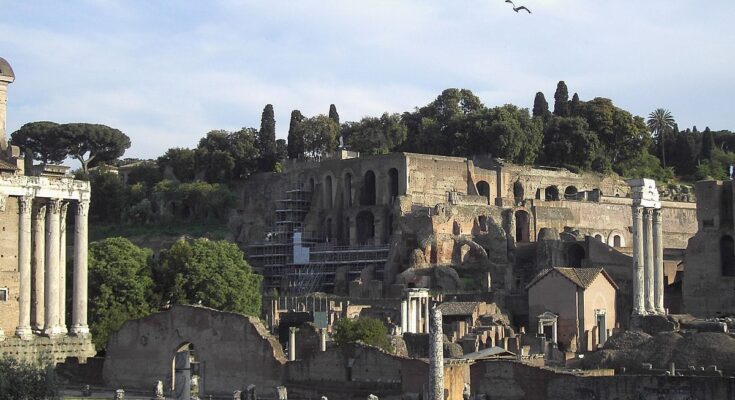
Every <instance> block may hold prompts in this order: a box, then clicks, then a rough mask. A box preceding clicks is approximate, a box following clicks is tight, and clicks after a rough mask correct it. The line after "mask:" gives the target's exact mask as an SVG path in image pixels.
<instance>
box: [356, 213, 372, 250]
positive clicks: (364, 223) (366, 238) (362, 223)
mask: <svg viewBox="0 0 735 400" xmlns="http://www.w3.org/2000/svg"><path fill="white" fill-rule="evenodd" d="M356 222H357V244H361V245H364V244H373V243H372V242H373V239H374V238H375V217H374V216H373V213H371V212H370V211H360V213H359V214H357V219H356Z"/></svg>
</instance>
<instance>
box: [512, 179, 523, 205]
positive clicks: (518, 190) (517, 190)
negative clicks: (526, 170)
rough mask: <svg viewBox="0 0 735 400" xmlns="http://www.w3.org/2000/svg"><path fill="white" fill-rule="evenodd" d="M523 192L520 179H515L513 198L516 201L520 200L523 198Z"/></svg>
mask: <svg viewBox="0 0 735 400" xmlns="http://www.w3.org/2000/svg"><path fill="white" fill-rule="evenodd" d="M524 196H525V193H524V190H523V184H522V183H521V181H515V182H514V183H513V198H514V199H515V201H516V203H518V202H520V201H522V200H523V199H524Z"/></svg>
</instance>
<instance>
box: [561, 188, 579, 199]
mask: <svg viewBox="0 0 735 400" xmlns="http://www.w3.org/2000/svg"><path fill="white" fill-rule="evenodd" d="M578 193H579V190H577V187H576V186H567V188H566V189H564V200H577V194H578Z"/></svg>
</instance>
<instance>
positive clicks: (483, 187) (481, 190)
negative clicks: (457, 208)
mask: <svg viewBox="0 0 735 400" xmlns="http://www.w3.org/2000/svg"><path fill="white" fill-rule="evenodd" d="M477 193H478V194H479V195H480V196H483V197H485V198H486V199H487V203H488V204H490V184H489V183H487V182H486V181H479V182H477Z"/></svg>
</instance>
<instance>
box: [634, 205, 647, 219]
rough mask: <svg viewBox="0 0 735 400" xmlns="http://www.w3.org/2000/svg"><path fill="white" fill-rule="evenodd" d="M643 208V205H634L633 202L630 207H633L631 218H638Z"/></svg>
mask: <svg viewBox="0 0 735 400" xmlns="http://www.w3.org/2000/svg"><path fill="white" fill-rule="evenodd" d="M643 208H644V207H641V206H639V205H635V204H634V205H633V207H632V209H633V218H640V217H641V214H642V213H643Z"/></svg>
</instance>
